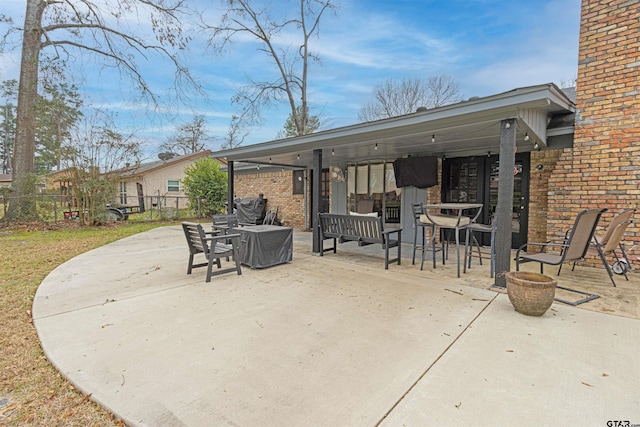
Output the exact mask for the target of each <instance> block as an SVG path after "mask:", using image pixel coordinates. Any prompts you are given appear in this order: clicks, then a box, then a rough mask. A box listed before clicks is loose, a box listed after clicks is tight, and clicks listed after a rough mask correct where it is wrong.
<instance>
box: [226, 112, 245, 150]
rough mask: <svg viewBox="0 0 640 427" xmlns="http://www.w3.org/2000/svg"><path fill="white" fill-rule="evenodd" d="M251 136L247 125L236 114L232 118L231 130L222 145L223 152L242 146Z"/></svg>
mask: <svg viewBox="0 0 640 427" xmlns="http://www.w3.org/2000/svg"><path fill="white" fill-rule="evenodd" d="M248 135H249V128H248V127H247V125H246V123H245V122H243V120H242V118H241V117H240V116H236V115H235V114H234V115H233V116H231V123H229V130H228V131H227V136H226V137H225V141H224V142H223V143H222V144H221V145H220V148H221V149H222V150H225V149H227V148H235V147H239V146H240V145H242V143H243V142H244V139H245V138H246V137H247V136H248Z"/></svg>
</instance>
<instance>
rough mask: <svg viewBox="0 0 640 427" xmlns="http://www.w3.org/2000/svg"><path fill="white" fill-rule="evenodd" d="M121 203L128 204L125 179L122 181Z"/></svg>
mask: <svg viewBox="0 0 640 427" xmlns="http://www.w3.org/2000/svg"><path fill="white" fill-rule="evenodd" d="M120 204H121V205H126V204H127V183H126V182H125V181H120Z"/></svg>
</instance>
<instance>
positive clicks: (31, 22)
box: [0, 0, 193, 219]
mask: <svg viewBox="0 0 640 427" xmlns="http://www.w3.org/2000/svg"><path fill="white" fill-rule="evenodd" d="M184 1H185V0H166V1H165V0H104V1H100V2H98V1H92V0H60V1H49V0H27V2H26V4H27V5H26V13H25V21H24V27H22V28H15V27H12V28H10V29H9V31H8V32H7V33H6V34H7V36H6V37H5V38H3V42H6V40H7V37H9V36H11V35H13V34H16V33H17V32H18V31H19V32H20V34H22V52H21V53H22V57H21V66H20V81H19V89H18V93H19V95H18V104H17V121H16V137H15V145H14V150H13V184H12V186H13V188H14V190H15V192H16V194H17V196H21V195H29V194H33V193H34V191H35V188H34V186H33V181H34V179H33V174H34V171H35V162H34V150H35V129H36V126H35V123H36V109H35V105H36V102H37V99H38V83H39V71H40V65H41V60H42V59H43V58H42V57H41V56H42V55H44V54H46V55H49V56H48V57H47V58H49V59H53V60H54V61H61V62H64V61H69V60H72V59H74V58H75V55H76V53H77V52H84V53H90V54H94V55H98V56H99V57H101V59H102V60H103V61H104V65H105V66H111V67H117V68H118V69H119V70H120V72H121V73H122V74H124V75H127V76H129V77H130V78H132V79H133V82H134V84H135V85H136V87H137V89H138V90H139V92H140V93H141V94H142V95H143V97H145V98H146V99H147V100H149V101H151V102H153V103H155V105H158V99H157V98H156V96H155V95H154V93H153V92H152V90H151V88H150V86H149V85H148V84H147V82H146V81H145V79H144V77H143V76H142V74H141V72H140V67H139V66H138V60H139V59H141V58H142V59H148V56H147V55H152V54H160V55H162V56H164V57H165V58H168V59H169V61H171V62H172V63H173V65H174V66H175V68H176V70H177V72H176V82H177V83H178V82H184V81H185V80H186V81H188V82H193V80H192V79H191V78H190V76H189V72H188V70H187V69H186V68H184V67H183V66H182V65H180V63H179V61H178V57H177V54H175V53H173V52H172V50H173V51H179V50H181V49H184V48H185V47H186V44H187V42H188V37H186V36H185V35H184V34H183V32H182V29H181V27H182V25H181V17H182V16H183V15H182V13H184V12H186V7H185V5H184ZM142 17H145V18H142ZM146 17H148V19H146ZM134 19H142V20H143V22H142V23H140V24H139V25H135V24H133V25H132V22H131V21H132V20H134ZM0 22H2V23H5V24H6V23H7V22H9V20H8V19H7V18H6V17H2V19H0ZM147 24H149V25H147ZM148 28H149V31H153V35H154V37H148V36H146V35H145V34H144V32H145V31H146V30H147V29H148ZM136 30H139V31H140V34H135V31H136ZM148 38H150V39H153V38H155V41H150V40H147V39H148ZM2 46H5V44H4V43H3V45H0V47H2ZM170 49H171V50H170ZM18 200H19V199H18ZM14 205H16V204H12V205H10V207H9V212H8V213H7V217H8V218H9V219H34V218H37V215H36V213H35V210H30V209H28V206H21V207H20V206H17V205H16V206H14Z"/></svg>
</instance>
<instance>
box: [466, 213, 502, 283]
mask: <svg viewBox="0 0 640 427" xmlns="http://www.w3.org/2000/svg"><path fill="white" fill-rule="evenodd" d="M465 230H466V231H467V234H466V236H465V242H464V269H463V270H462V271H463V273H466V272H467V268H471V258H472V256H473V245H474V243H475V245H476V247H477V250H478V259H479V262H480V265H482V250H481V249H480V243H479V242H478V239H476V236H475V235H474V233H476V232H478V233H491V244H490V252H489V256H490V262H491V266H490V269H489V270H490V275H491V277H493V274H494V272H495V266H496V226H495V224H493V223H492V224H491V225H487V224H480V223H477V222H473V223H471V224H469V225H468V226H467V227H466V228H465Z"/></svg>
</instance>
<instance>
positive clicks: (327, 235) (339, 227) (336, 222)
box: [318, 213, 402, 270]
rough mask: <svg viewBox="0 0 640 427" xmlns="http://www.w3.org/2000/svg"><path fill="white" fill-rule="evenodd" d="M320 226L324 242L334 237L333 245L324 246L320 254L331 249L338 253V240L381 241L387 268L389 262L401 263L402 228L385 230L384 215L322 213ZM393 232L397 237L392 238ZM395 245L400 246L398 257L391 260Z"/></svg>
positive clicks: (362, 242) (362, 244)
mask: <svg viewBox="0 0 640 427" xmlns="http://www.w3.org/2000/svg"><path fill="white" fill-rule="evenodd" d="M318 227H319V228H320V240H321V242H322V243H324V241H325V240H327V239H333V247H331V248H327V249H325V248H324V246H323V248H322V250H321V251H320V256H322V255H323V253H324V252H326V251H331V250H333V253H336V247H337V242H340V243H344V242H358V245H359V246H366V245H371V244H375V243H379V244H381V245H382V247H383V248H384V268H385V270H387V269H389V262H395V261H397V262H398V265H400V257H401V253H400V251H401V247H402V245H401V244H400V243H401V241H402V229H401V228H394V229H392V230H385V229H384V220H383V218H382V217H374V216H361V215H338V214H330V213H320V214H318ZM391 234H397V238H396V239H392V238H391V237H390V235H391ZM393 247H397V248H398V257H397V258H395V259H392V260H390V259H389V249H390V248H393Z"/></svg>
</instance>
